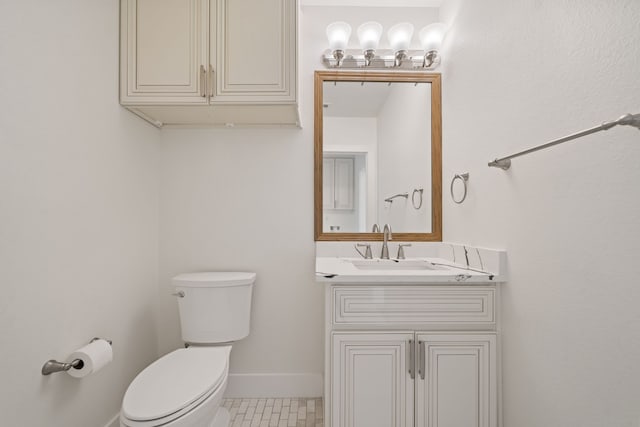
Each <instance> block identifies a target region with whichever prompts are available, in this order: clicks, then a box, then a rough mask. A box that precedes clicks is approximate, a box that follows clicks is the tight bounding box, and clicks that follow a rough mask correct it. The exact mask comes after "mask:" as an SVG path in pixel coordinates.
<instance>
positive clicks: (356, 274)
mask: <svg viewBox="0 0 640 427" xmlns="http://www.w3.org/2000/svg"><path fill="white" fill-rule="evenodd" d="M353 261H355V262H356V263H358V262H362V261H363V260H362V258H347V257H317V258H316V281H317V282H322V283H336V284H341V283H344V284H357V283H362V284H371V283H433V284H446V283H451V284H454V283H455V284H494V283H497V282H502V281H503V280H501V278H500V277H499V276H498V275H496V274H494V273H491V272H486V271H482V270H479V269H476V268H469V267H467V266H466V265H460V264H456V263H453V262H452V261H449V260H446V259H443V258H407V259H406V260H383V263H393V262H397V263H398V267H399V268H402V266H401V264H402V263H405V264H413V265H422V266H423V267H424V269H412V268H411V267H408V268H407V269H376V267H375V264H376V262H379V261H380V260H377V261H376V260H365V261H364V262H366V263H370V264H372V265H368V266H366V268H365V269H361V268H358V267H356V266H355V265H354V263H353ZM393 266H394V265H393V264H392V267H393Z"/></svg>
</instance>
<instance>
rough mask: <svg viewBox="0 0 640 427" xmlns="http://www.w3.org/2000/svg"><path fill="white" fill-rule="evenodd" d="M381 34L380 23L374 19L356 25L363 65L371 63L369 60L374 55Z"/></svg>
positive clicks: (366, 65)
mask: <svg viewBox="0 0 640 427" xmlns="http://www.w3.org/2000/svg"><path fill="white" fill-rule="evenodd" d="M380 36H382V25H380V24H379V23H377V22H375V21H369V22H365V23H364V24H362V25H360V26H359V27H358V41H359V42H360V47H361V48H362V51H363V53H364V65H365V67H368V66H369V65H371V60H372V59H373V58H374V57H375V56H376V49H377V48H378V44H379V43H380Z"/></svg>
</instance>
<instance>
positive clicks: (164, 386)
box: [120, 273, 255, 427]
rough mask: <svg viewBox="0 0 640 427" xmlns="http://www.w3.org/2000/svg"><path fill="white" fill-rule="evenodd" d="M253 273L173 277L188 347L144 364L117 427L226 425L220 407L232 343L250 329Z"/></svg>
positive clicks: (124, 400)
mask: <svg viewBox="0 0 640 427" xmlns="http://www.w3.org/2000/svg"><path fill="white" fill-rule="evenodd" d="M254 281H255V273H192V274H183V275H180V276H176V277H175V278H174V279H173V282H174V285H175V287H176V290H177V292H176V295H177V296H178V298H179V311H180V320H181V326H182V337H183V339H185V341H186V342H187V343H188V344H195V345H190V346H188V347H187V348H181V349H178V350H175V351H173V352H171V353H168V354H166V355H165V356H163V357H161V358H160V359H158V360H156V361H155V362H153V363H152V364H151V365H149V366H148V367H146V368H145V369H144V370H143V371H142V372H140V373H139V374H138V376H137V377H136V378H135V379H134V380H133V381H132V382H131V384H130V385H129V387H128V389H127V391H126V393H125V395H124V399H123V401H122V410H121V411H120V426H121V427H160V426H163V427H165V426H166V427H227V426H228V425H229V421H230V416H229V412H228V411H227V410H226V409H225V408H223V407H221V405H220V403H221V402H222V397H223V394H224V391H225V389H226V386H227V378H228V375H229V356H230V354H231V345H229V343H230V342H233V341H235V340H237V339H241V338H244V337H245V336H246V335H247V334H248V333H249V315H250V304H251V293H252V287H253V283H254Z"/></svg>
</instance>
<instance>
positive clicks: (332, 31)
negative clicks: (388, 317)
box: [327, 22, 351, 51]
mask: <svg viewBox="0 0 640 427" xmlns="http://www.w3.org/2000/svg"><path fill="white" fill-rule="evenodd" d="M349 37H351V26H350V25H349V24H347V23H346V22H334V23H333V24H329V26H328V27H327V38H328V39H329V48H330V49H331V50H333V51H336V50H345V49H346V48H347V44H348V43H349Z"/></svg>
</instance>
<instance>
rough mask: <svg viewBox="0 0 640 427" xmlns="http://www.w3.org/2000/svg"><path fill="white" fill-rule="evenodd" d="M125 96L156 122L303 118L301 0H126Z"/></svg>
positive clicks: (129, 105)
mask: <svg viewBox="0 0 640 427" xmlns="http://www.w3.org/2000/svg"><path fill="white" fill-rule="evenodd" d="M120 7H121V11H120V13H121V16H120V28H121V30H120V103H121V104H122V105H124V106H126V107H127V108H129V109H130V110H132V111H133V112H135V113H136V114H138V115H140V116H142V117H144V118H146V119H147V120H149V121H151V122H152V123H154V124H156V125H163V124H177V125H180V124H213V125H216V124H217V125H227V126H229V125H234V124H241V125H242V124H248V125H252V124H257V125H261V124H284V125H286V124H289V125H296V124H297V123H298V116H297V114H298V113H297V105H296V102H297V96H296V84H297V71H296V70H297V68H296V45H297V41H296V37H297V24H296V20H297V13H296V2H295V0H120Z"/></svg>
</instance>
